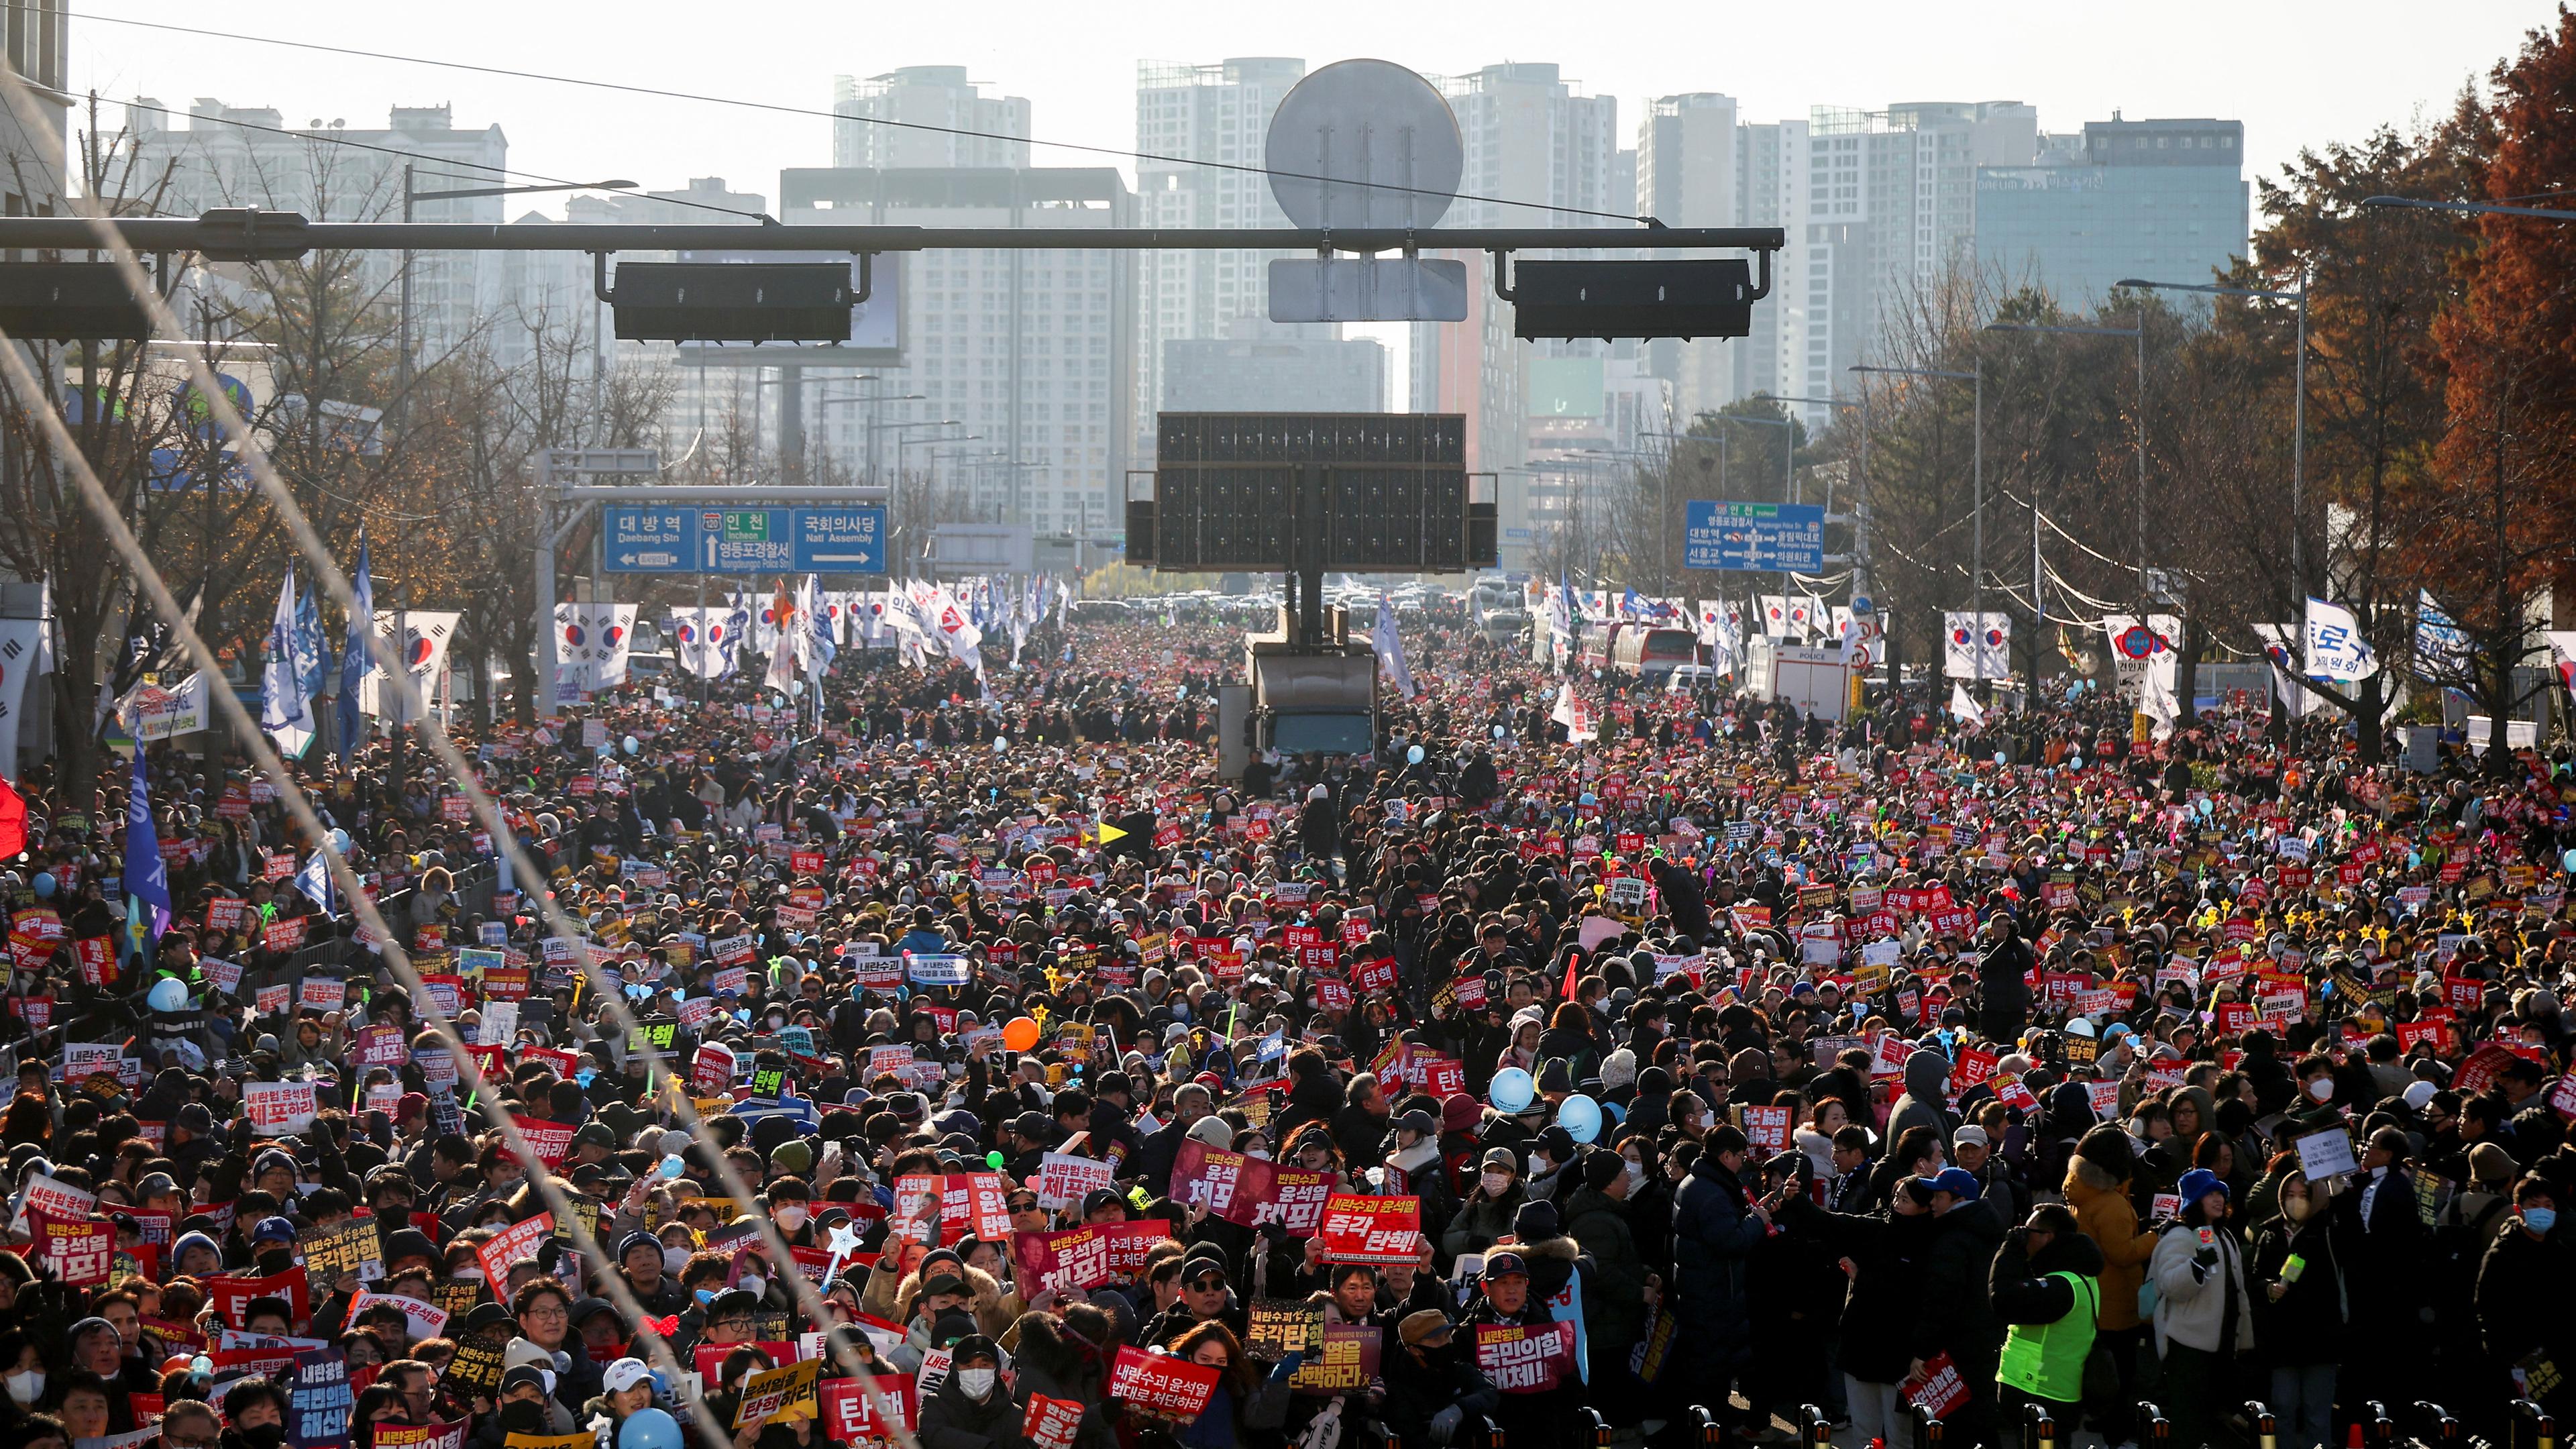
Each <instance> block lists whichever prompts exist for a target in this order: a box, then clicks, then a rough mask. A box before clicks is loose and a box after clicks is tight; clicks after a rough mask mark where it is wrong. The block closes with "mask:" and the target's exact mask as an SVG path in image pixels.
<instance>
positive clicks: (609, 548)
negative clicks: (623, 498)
mask: <svg viewBox="0 0 2576 1449" xmlns="http://www.w3.org/2000/svg"><path fill="white" fill-rule="evenodd" d="M885 512H886V511H885V510H884V509H883V508H877V507H852V508H678V507H665V508H609V509H606V510H604V513H603V517H602V519H601V525H600V526H601V528H602V529H603V530H604V532H603V534H602V536H601V539H600V555H601V564H602V567H603V568H604V569H605V570H606V571H607V572H609V573H613V574H674V573H676V574H765V573H789V572H795V573H826V574H881V573H884V572H885V544H884V539H885Z"/></svg>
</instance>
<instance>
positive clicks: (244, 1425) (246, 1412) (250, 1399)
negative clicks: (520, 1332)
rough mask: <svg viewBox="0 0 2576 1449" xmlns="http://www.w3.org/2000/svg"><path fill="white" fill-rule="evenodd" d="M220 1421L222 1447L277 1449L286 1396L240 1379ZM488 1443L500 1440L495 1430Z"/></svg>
mask: <svg viewBox="0 0 2576 1449" xmlns="http://www.w3.org/2000/svg"><path fill="white" fill-rule="evenodd" d="M224 1422H225V1424H226V1425H227V1426H228V1427H227V1428H226V1429H225V1430H224V1437H223V1439H222V1441H221V1444H222V1449H278V1446H279V1445H281V1444H284V1443H285V1442H286V1395H285V1394H283V1393H281V1392H280V1391H279V1390H278V1387H277V1385H275V1384H273V1383H271V1382H269V1381H268V1380H267V1379H244V1380H242V1381H241V1382H240V1383H237V1384H235V1385H233V1386H232V1388H231V1389H229V1390H227V1391H226V1392H225V1394H224ZM498 1422H499V1421H498V1420H497V1419H495V1420H494V1423H495V1424H496V1425H497V1424H498ZM540 1432H542V1431H540ZM492 1442H493V1443H494V1444H495V1445H497V1444H499V1443H500V1442H501V1439H500V1435H499V1434H498V1433H495V1434H494V1435H493V1438H492Z"/></svg>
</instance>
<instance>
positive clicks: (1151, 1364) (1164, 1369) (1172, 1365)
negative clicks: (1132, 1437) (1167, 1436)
mask: <svg viewBox="0 0 2576 1449" xmlns="http://www.w3.org/2000/svg"><path fill="white" fill-rule="evenodd" d="M1217 1376H1218V1375H1217V1370H1215V1369H1212V1368H1209V1367H1208V1366H1206V1365H1205V1364H1196V1363H1192V1362H1190V1361H1189V1360H1187V1359H1180V1358H1173V1357H1172V1356H1171V1355H1169V1354H1160V1353H1151V1354H1149V1353H1146V1352H1145V1351H1143V1350H1142V1349H1136V1348H1121V1349H1119V1350H1118V1357H1117V1359H1116V1360H1115V1361H1113V1362H1112V1363H1111V1364H1110V1367H1109V1397H1111V1398H1113V1399H1117V1400H1120V1401H1122V1402H1125V1403H1130V1404H1134V1405H1136V1406H1137V1407H1139V1408H1142V1409H1145V1410H1148V1411H1149V1412H1152V1413H1155V1414H1160V1415H1162V1416H1164V1417H1166V1418H1172V1419H1194V1418H1196V1417H1198V1414H1199V1411H1200V1410H1202V1409H1204V1408H1206V1407H1207V1405H1208V1399H1209V1397H1210V1396H1212V1395H1213V1394H1215V1392H1216V1381H1217Z"/></svg>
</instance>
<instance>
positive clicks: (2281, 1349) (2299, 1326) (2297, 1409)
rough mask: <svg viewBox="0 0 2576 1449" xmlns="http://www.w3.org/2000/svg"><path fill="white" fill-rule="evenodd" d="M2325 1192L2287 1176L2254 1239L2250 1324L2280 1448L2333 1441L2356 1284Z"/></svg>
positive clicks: (2345, 1234) (2344, 1231) (2342, 1227)
mask: <svg viewBox="0 0 2576 1449" xmlns="http://www.w3.org/2000/svg"><path fill="white" fill-rule="evenodd" d="M2328 1186H2329V1187H2330V1186H2331V1180H2329V1185H2328ZM2327 1197H2328V1187H2318V1186H2314V1185H2312V1184H2310V1183H2309V1181H2308V1179H2307V1175H2306V1174H2304V1173H2301V1172H2298V1171H2296V1170H2293V1171H2291V1172H2288V1173H2286V1174H2284V1175H2283V1176H2282V1177H2281V1180H2280V1196H2279V1203H2280V1214H2279V1216H2277V1217H2275V1218H2273V1219H2271V1220H2270V1221H2269V1222H2267V1223H2265V1224H2264V1225H2263V1229H2262V1231H2261V1232H2260V1233H2258V1234H2257V1235H2256V1236H2255V1239H2254V1257H2253V1262H2252V1265H2251V1267H2250V1269H2249V1273H2250V1281H2251V1282H2252V1284H2253V1288H2254V1294H2253V1297H2254V1328H2255V1334H2256V1337H2257V1338H2259V1339H2260V1340H2261V1342H2262V1344H2263V1358H2264V1362H2265V1363H2266V1364H2267V1365H2268V1366H2269V1367H2270V1369H2271V1380H2272V1388H2271V1392H2270V1394H2269V1395H2267V1396H2266V1397H2265V1399H2264V1402H2265V1403H2266V1404H2268V1405H2270V1406H2271V1409H2272V1414H2273V1418H2274V1422H2275V1423H2276V1424H2277V1425H2278V1428H2279V1438H2280V1442H2281V1444H2282V1445H2284V1446H2285V1449H2286V1446H2298V1449H2315V1446H2318V1445H2324V1444H2332V1443H2333V1442H2334V1439H2333V1434H2334V1401H2335V1374H2336V1371H2337V1370H2338V1369H2339V1368H2340V1366H2341V1365H2342V1363H2343V1358H2344V1345H2345V1338H2346V1335H2347V1333H2348V1332H2349V1330H2350V1327H2351V1324H2352V1297H2353V1294H2352V1289H2353V1284H2352V1282H2351V1280H2350V1279H2349V1278H2348V1277H2347V1276H2346V1271H2345V1260H2346V1259H2347V1258H2349V1257H2350V1256H2351V1251H2352V1249H2351V1243H2350V1242H2349V1236H2350V1232H2351V1229H2350V1228H2349V1227H2348V1226H2347V1225H2346V1224H2345V1222H2344V1220H2343V1219H2341V1218H2339V1217H2337V1216H2336V1215H2335V1214H2333V1213H2332V1212H2330V1211H2329V1210H2328V1209H2329V1207H2330V1206H2331V1204H2329V1203H2328V1202H2327Z"/></svg>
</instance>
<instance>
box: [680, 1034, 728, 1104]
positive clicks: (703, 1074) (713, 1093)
mask: <svg viewBox="0 0 2576 1449" xmlns="http://www.w3.org/2000/svg"><path fill="white" fill-rule="evenodd" d="M733 1069H734V1051H733V1048H732V1047H729V1046H726V1045H725V1044H724V1043H723V1042H719V1041H710V1042H701V1043H699V1044H698V1054H697V1056H696V1057H695V1058H693V1059H692V1060H691V1061H690V1063H689V1090H690V1091H691V1092H693V1093H695V1094H696V1095H698V1096H701V1097H717V1096H722V1095H723V1094H724V1093H726V1092H728V1091H731V1090H732V1089H733Z"/></svg>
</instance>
